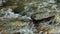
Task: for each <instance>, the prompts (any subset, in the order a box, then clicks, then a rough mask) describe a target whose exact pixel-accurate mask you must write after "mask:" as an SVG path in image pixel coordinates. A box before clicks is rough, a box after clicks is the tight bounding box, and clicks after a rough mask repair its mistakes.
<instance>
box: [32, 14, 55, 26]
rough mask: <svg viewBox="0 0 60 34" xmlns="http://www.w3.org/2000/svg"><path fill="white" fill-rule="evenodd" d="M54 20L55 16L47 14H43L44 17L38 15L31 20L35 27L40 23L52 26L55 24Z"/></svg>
mask: <svg viewBox="0 0 60 34" xmlns="http://www.w3.org/2000/svg"><path fill="white" fill-rule="evenodd" d="M54 18H55V15H54V14H47V13H46V14H42V15H40V14H36V15H34V16H32V17H31V19H32V21H33V23H34V24H35V25H38V24H39V23H45V22H47V23H49V24H52V23H54ZM48 21H49V22H48Z"/></svg>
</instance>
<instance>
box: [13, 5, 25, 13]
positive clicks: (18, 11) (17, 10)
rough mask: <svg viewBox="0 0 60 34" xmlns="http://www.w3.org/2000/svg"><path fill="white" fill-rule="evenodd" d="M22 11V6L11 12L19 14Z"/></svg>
mask: <svg viewBox="0 0 60 34" xmlns="http://www.w3.org/2000/svg"><path fill="white" fill-rule="evenodd" d="M23 10H24V6H23V5H22V6H19V7H17V8H15V9H14V10H13V11H14V12H15V13H20V12H21V11H23Z"/></svg>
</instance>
